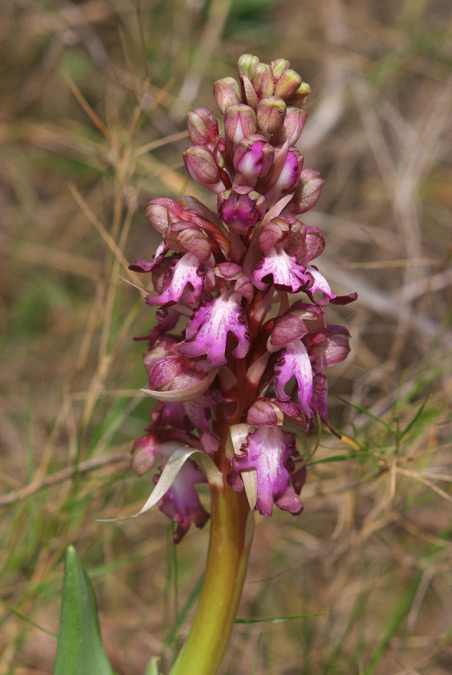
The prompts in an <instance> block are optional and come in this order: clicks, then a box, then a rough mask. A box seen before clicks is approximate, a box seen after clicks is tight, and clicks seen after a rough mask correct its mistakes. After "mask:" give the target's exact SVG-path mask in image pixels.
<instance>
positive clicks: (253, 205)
mask: <svg viewBox="0 0 452 675" xmlns="http://www.w3.org/2000/svg"><path fill="white" fill-rule="evenodd" d="M238 70H239V82H237V81H236V80H235V79H233V78H230V77H226V78H223V79H221V80H218V81H217V82H216V83H215V85H214V95H215V100H216V103H217V106H218V108H219V110H220V113H221V115H222V116H223V117H224V130H223V131H221V130H220V128H219V126H218V122H217V120H216V118H215V117H214V115H213V114H212V112H210V110H207V109H206V108H195V109H194V110H192V111H190V112H189V113H188V132H189V135H190V139H191V141H192V143H193V145H192V146H190V147H189V148H187V149H186V150H185V152H184V161H185V167H186V170H187V172H188V174H189V176H190V177H191V178H192V179H193V180H194V181H195V182H196V183H198V185H200V186H202V187H203V188H206V189H207V190H209V191H211V192H214V193H215V194H216V195H217V209H216V212H213V211H212V210H211V209H209V208H208V207H207V206H205V205H204V204H202V203H201V202H200V201H198V200H197V199H196V198H194V197H191V196H184V197H181V198H179V199H177V200H174V199H168V198H159V199H153V200H152V201H151V202H149V204H148V205H147V208H146V216H147V219H148V221H149V223H150V224H151V225H152V226H153V227H154V228H155V229H156V230H157V231H158V232H159V233H160V234H161V235H162V238H163V241H162V243H161V244H160V246H159V247H158V249H157V251H156V253H155V256H154V259H153V260H152V262H148V261H146V260H143V259H138V260H136V261H135V262H134V263H133V265H131V266H130V269H132V270H134V271H137V272H144V273H151V274H152V281H153V286H154V289H155V292H154V293H150V294H148V295H147V297H146V303H147V304H148V305H150V306H152V307H159V309H158V311H157V320H156V325H155V326H154V327H153V328H152V330H151V332H150V333H149V335H147V336H145V338H142V339H146V340H147V351H146V353H145V354H144V365H145V367H146V370H147V373H148V386H149V389H147V390H146V393H147V394H149V395H150V396H152V397H153V398H155V399H157V400H158V401H159V404H158V406H157V407H156V408H155V409H154V410H153V412H152V421H151V424H150V426H149V427H148V429H147V430H146V433H145V434H144V435H143V436H141V438H139V439H138V440H137V441H136V442H135V444H134V446H133V448H132V466H133V468H134V470H135V471H136V472H137V474H138V475H140V476H141V475H142V474H143V473H145V472H146V471H148V470H149V469H150V468H151V467H153V466H154V465H156V464H157V463H158V462H160V463H159V471H158V473H157V475H156V476H155V477H154V482H155V483H157V482H158V480H159V476H160V475H161V471H162V469H163V467H164V466H165V464H166V462H167V461H168V458H169V457H170V455H171V453H172V452H173V450H174V448H175V447H178V446H184V447H190V448H196V449H197V450H201V451H202V452H204V453H207V454H208V455H210V456H211V457H212V458H213V461H214V462H215V464H216V466H217V467H218V468H219V469H220V471H221V472H222V473H223V475H224V476H225V480H227V482H228V483H229V485H230V486H232V488H233V489H234V490H235V491H242V490H243V489H245V490H246V494H247V497H248V501H249V503H250V507H251V508H256V509H257V510H258V511H259V513H261V514H262V515H264V516H270V515H271V514H272V511H273V505H274V504H276V505H277V506H278V507H279V508H282V509H286V510H288V511H290V512H291V513H294V514H296V513H299V512H300V511H301V509H302V508H303V505H302V502H301V499H300V497H299V494H300V491H301V488H302V486H303V483H304V481H305V477H306V469H305V467H304V465H303V458H302V457H301V456H300V455H299V453H298V451H297V449H296V444H295V436H294V434H293V433H292V432H289V431H284V430H283V423H284V422H285V421H287V422H289V423H291V424H294V425H297V426H298V427H301V429H302V430H304V432H305V433H308V432H309V431H310V430H311V429H312V428H313V426H314V422H315V419H316V418H320V419H321V420H322V421H323V422H324V423H325V424H326V425H327V426H329V422H328V415H327V380H326V376H325V368H326V367H328V366H331V365H333V364H336V363H339V362H340V361H342V360H343V359H345V358H346V356H347V354H348V352H349V337H350V336H349V333H348V331H347V329H346V328H344V327H343V326H336V325H328V323H327V319H326V316H325V313H324V311H323V308H324V306H325V305H327V304H328V303H330V302H331V303H333V304H338V305H341V304H347V303H349V302H351V301H353V300H354V299H355V298H356V294H355V293H352V294H350V295H346V296H337V295H335V294H334V293H333V291H332V290H331V288H330V286H329V284H328V283H327V281H326V280H325V278H324V277H323V276H322V275H321V274H320V272H319V271H318V269H317V267H315V266H314V265H313V264H312V261H313V260H314V259H315V258H317V257H318V256H319V255H320V254H321V253H322V251H323V249H324V247H325V237H324V235H323V234H322V232H321V231H320V230H319V229H318V228H317V227H313V226H310V225H305V224H304V223H303V222H302V221H301V220H300V219H299V216H300V215H301V214H303V213H305V212H307V211H309V210H310V209H311V208H312V207H313V206H315V204H316V203H317V201H318V199H319V196H320V192H321V188H322V184H323V180H322V178H320V176H319V173H318V172H317V171H315V170H314V169H309V168H304V167H303V157H302V155H301V154H300V152H299V151H298V150H297V148H296V143H297V141H298V139H299V138H300V135H301V132H302V130H303V127H304V124H305V121H306V113H305V112H304V111H303V110H301V105H302V104H303V102H304V100H305V99H306V97H307V96H308V94H309V92H310V87H309V85H308V84H306V83H305V82H303V81H302V79H301V77H300V75H299V74H298V73H296V72H295V71H294V70H292V69H291V68H290V63H289V62H288V61H286V60H284V59H277V60H276V61H272V63H270V64H266V63H260V61H259V59H258V58H257V57H256V56H252V55H250V54H244V55H243V56H241V57H240V59H239V62H238ZM299 293H302V294H303V295H301V296H300V295H298V294H299ZM202 482H206V476H205V474H204V473H203V471H202V470H201V468H199V467H198V466H197V465H196V464H195V463H194V462H193V461H191V460H188V461H187V462H185V464H184V465H183V467H182V469H181V471H180V472H179V473H178V475H177V477H176V479H175V480H174V482H173V483H172V485H171V486H170V487H169V489H168V490H167V492H166V494H165V495H164V497H163V498H162V499H161V500H160V502H159V507H160V509H161V510H162V511H163V512H164V513H165V514H166V515H167V516H168V517H169V518H171V519H172V520H173V521H174V522H175V523H177V524H178V527H177V530H176V533H175V536H174V539H175V541H180V539H181V538H182V537H183V535H184V534H185V532H186V531H187V530H188V528H189V526H190V523H191V522H194V523H195V524H196V525H197V526H198V527H202V526H203V525H204V524H205V523H206V521H207V520H208V518H209V515H208V513H207V512H206V511H205V509H204V508H203V506H202V505H201V503H200V501H199V497H198V495H197V492H196V489H195V486H196V485H197V484H198V483H202Z"/></svg>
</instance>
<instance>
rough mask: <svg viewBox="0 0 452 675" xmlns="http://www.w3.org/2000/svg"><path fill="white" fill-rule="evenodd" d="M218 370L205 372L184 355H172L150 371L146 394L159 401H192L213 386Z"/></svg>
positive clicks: (156, 364)
mask: <svg viewBox="0 0 452 675" xmlns="http://www.w3.org/2000/svg"><path fill="white" fill-rule="evenodd" d="M216 372H217V371H216V369H213V370H210V371H209V372H207V373H206V372H205V371H204V369H203V368H202V365H201V364H200V363H198V362H196V361H191V360H190V359H188V358H186V357H185V356H183V355H182V354H171V355H170V356H165V357H164V358H163V359H160V360H159V361H157V362H156V363H155V364H154V365H153V366H152V368H151V369H150V371H149V377H148V380H149V389H143V390H142V391H144V393H145V394H147V395H148V396H152V397H153V398H155V399H157V401H170V402H173V401H182V402H185V401H192V400H193V399H195V398H198V397H199V396H201V395H202V394H204V393H205V392H206V391H207V389H208V388H209V387H210V385H211V384H212V382H213V380H214V378H215V375H216Z"/></svg>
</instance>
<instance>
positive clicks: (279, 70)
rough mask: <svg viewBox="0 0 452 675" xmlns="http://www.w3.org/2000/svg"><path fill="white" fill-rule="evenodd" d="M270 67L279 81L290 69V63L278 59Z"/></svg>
mask: <svg viewBox="0 0 452 675" xmlns="http://www.w3.org/2000/svg"><path fill="white" fill-rule="evenodd" d="M270 67H271V69H272V73H273V77H274V78H275V80H279V78H280V77H281V75H282V74H283V73H285V72H286V70H287V69H288V68H290V61H287V59H276V60H275V61H272V62H271V63H270Z"/></svg>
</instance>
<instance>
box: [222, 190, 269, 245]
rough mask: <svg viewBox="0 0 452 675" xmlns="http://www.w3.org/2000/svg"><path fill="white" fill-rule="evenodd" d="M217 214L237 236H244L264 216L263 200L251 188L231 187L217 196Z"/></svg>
mask: <svg viewBox="0 0 452 675" xmlns="http://www.w3.org/2000/svg"><path fill="white" fill-rule="evenodd" d="M218 214H219V216H220V218H221V219H222V221H223V222H224V223H225V224H226V225H227V226H228V227H230V228H232V229H233V230H235V231H236V232H238V233H239V234H246V233H247V232H248V230H249V229H250V227H254V225H256V223H258V222H259V221H260V220H261V219H262V218H263V216H264V214H265V198H264V197H263V196H262V195H260V194H259V193H258V192H255V191H254V190H253V189H252V188H250V187H246V186H237V187H233V188H232V189H231V190H225V191H224V192H222V193H220V194H219V195H218Z"/></svg>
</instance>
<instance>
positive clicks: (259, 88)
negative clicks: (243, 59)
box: [250, 63, 274, 98]
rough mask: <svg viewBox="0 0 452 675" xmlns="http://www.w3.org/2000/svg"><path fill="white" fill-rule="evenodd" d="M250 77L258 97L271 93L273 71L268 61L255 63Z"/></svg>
mask: <svg viewBox="0 0 452 675" xmlns="http://www.w3.org/2000/svg"><path fill="white" fill-rule="evenodd" d="M250 79H251V82H252V84H253V87H254V90H255V92H256V94H257V95H258V97H259V98H265V96H272V95H273V86H274V85H273V73H272V71H271V68H270V66H269V65H268V63H258V64H257V65H255V66H254V68H253V69H252V70H251V78H250Z"/></svg>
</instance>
